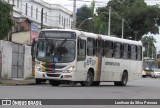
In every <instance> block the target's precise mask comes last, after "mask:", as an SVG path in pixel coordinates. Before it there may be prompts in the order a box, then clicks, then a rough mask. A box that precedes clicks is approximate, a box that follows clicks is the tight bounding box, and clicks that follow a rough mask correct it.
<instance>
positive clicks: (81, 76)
mask: <svg viewBox="0 0 160 108" xmlns="http://www.w3.org/2000/svg"><path fill="white" fill-rule="evenodd" d="M86 77H87V71H86V62H85V61H77V67H76V72H75V79H76V81H85V80H86Z"/></svg>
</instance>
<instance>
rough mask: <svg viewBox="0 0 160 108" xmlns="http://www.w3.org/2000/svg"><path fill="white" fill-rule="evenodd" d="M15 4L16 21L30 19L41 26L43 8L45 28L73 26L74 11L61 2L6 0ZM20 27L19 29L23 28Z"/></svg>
mask: <svg viewBox="0 0 160 108" xmlns="http://www.w3.org/2000/svg"><path fill="white" fill-rule="evenodd" d="M4 1H6V2H8V3H10V4H11V5H13V18H14V20H15V22H23V21H24V20H25V19H29V20H30V21H31V22H34V23H37V24H38V25H39V28H40V27H41V16H42V15H41V14H42V9H43V28H67V29H68V28H71V23H72V12H71V11H69V10H68V9H66V8H64V7H63V6H61V5H59V4H48V3H46V2H44V1H43V0H4ZM23 28H25V27H22V28H21V27H19V26H18V28H17V29H19V30H20V29H23Z"/></svg>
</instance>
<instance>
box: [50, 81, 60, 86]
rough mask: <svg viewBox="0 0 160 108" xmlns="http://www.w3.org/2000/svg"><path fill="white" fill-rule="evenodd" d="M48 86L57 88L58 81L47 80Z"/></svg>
mask: <svg viewBox="0 0 160 108" xmlns="http://www.w3.org/2000/svg"><path fill="white" fill-rule="evenodd" d="M49 84H50V85H52V86H59V85H60V81H55V80H49Z"/></svg>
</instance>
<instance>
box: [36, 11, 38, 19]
mask: <svg viewBox="0 0 160 108" xmlns="http://www.w3.org/2000/svg"><path fill="white" fill-rule="evenodd" d="M36 19H38V8H36Z"/></svg>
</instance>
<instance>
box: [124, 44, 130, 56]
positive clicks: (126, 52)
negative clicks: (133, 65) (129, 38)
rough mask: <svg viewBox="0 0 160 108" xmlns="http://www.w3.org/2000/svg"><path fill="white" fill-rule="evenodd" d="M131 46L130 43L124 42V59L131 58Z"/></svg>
mask: <svg viewBox="0 0 160 108" xmlns="http://www.w3.org/2000/svg"><path fill="white" fill-rule="evenodd" d="M128 48H129V46H128V44H123V49H124V50H123V59H128V58H129V50H128Z"/></svg>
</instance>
